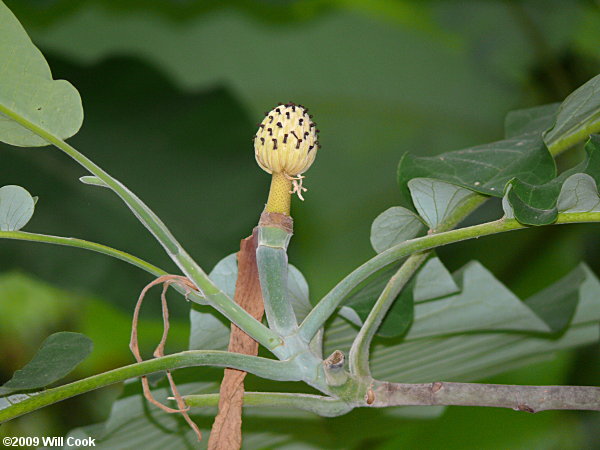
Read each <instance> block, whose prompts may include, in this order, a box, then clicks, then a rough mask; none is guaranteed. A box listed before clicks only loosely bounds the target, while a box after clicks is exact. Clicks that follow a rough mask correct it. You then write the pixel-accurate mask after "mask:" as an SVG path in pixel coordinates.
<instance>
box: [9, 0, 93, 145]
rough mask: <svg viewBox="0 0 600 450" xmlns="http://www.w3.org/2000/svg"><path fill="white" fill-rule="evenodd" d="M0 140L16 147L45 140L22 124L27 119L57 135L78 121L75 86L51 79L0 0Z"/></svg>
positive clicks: (80, 110) (67, 131) (74, 130)
mask: <svg viewBox="0 0 600 450" xmlns="http://www.w3.org/2000/svg"><path fill="white" fill-rule="evenodd" d="M0 23H1V24H2V26H1V27H0V141H2V142H6V143H7V144H11V145H16V146H20V147H38V146H44V145H48V144H49V143H48V142H47V141H45V140H44V139H42V138H41V137H39V136H38V135H36V134H34V133H33V132H31V131H29V130H27V129H25V128H24V127H22V126H21V125H20V124H19V123H18V122H17V121H18V120H20V119H23V120H26V121H29V122H31V123H33V124H34V125H36V126H38V127H40V128H41V129H43V130H45V131H46V132H48V133H50V134H51V135H53V136H56V137H58V138H60V139H66V138H68V137H71V136H73V135H74V134H75V133H77V131H78V130H79V128H80V127H81V123H82V122H83V108H82V106H81V98H80V97H79V93H78V92H77V90H76V89H75V88H74V87H73V86H72V85H71V84H70V83H69V82H67V81H64V80H53V79H52V74H51V73H50V68H49V67H48V63H47V62H46V60H45V59H44V56H43V55H42V53H41V52H40V51H39V50H38V49H37V47H35V45H33V43H32V42H31V40H30V39H29V36H27V33H26V32H25V30H24V29H23V27H22V26H21V24H20V23H19V21H18V20H17V18H16V17H15V16H14V15H13V14H12V12H11V11H10V10H9V9H8V8H7V7H6V5H4V3H2V2H1V1H0Z"/></svg>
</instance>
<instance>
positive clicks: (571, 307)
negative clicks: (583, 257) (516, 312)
mask: <svg viewBox="0 0 600 450" xmlns="http://www.w3.org/2000/svg"><path fill="white" fill-rule="evenodd" d="M585 279H586V272H585V268H584V266H583V265H581V266H579V267H577V268H575V269H574V270H573V271H572V272H571V273H569V274H568V275H566V276H564V277H563V278H561V279H560V280H558V281H557V282H555V283H553V284H552V285H550V286H548V287H547V288H546V289H542V290H541V291H539V292H538V293H536V294H535V295H532V296H531V297H529V298H528V299H526V300H525V304H526V305H527V306H528V307H529V308H531V309H532V310H533V311H534V312H535V313H536V314H537V315H538V316H539V317H540V318H542V320H543V321H544V322H546V324H547V325H548V326H549V327H550V329H551V330H552V332H553V333H559V332H562V331H563V330H565V329H566V328H567V326H568V325H569V323H570V322H571V319H572V318H573V315H574V314H575V309H576V308H577V303H578V300H579V288H580V286H581V284H582V283H583V282H584V280H585Z"/></svg>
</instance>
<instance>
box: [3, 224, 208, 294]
mask: <svg viewBox="0 0 600 450" xmlns="http://www.w3.org/2000/svg"><path fill="white" fill-rule="evenodd" d="M0 239H14V240H19V241H28V242H42V243H45V244H55V245H64V246H66V247H74V248H81V249H85V250H91V251H94V252H97V253H102V254H103V255H108V256H112V257H113V258H117V259H120V260H121V261H125V262H127V263H129V264H131V265H133V266H136V267H138V268H140V269H142V270H145V271H146V272H148V273H151V274H152V275H154V276H155V277H160V276H162V275H168V272H166V271H164V270H163V269H161V268H160V267H156V266H155V265H153V264H150V263H149V262H146V261H144V260H143V259H140V258H138V257H137V256H133V255H131V254H130V253H127V252H123V251H121V250H117V249H114V248H112V247H108V246H106V245H102V244H97V243H95V242H90V241H85V240H83V239H77V238H69V237H62V236H50V235H46V234H38V233H27V232H24V231H0ZM173 287H174V288H175V289H176V290H177V292H179V293H180V294H182V295H185V296H186V298H187V299H188V300H191V301H193V302H195V303H198V304H200V305H206V299H205V298H204V297H202V296H201V295H200V294H199V293H197V292H190V291H189V289H188V288H187V287H186V286H183V285H182V284H181V283H175V284H173Z"/></svg>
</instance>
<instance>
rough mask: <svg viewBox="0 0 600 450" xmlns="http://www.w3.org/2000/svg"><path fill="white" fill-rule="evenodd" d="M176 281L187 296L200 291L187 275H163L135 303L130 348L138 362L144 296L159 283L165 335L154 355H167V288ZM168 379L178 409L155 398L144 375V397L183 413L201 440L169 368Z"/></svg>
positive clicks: (198, 430)
mask: <svg viewBox="0 0 600 450" xmlns="http://www.w3.org/2000/svg"><path fill="white" fill-rule="evenodd" d="M174 283H178V284H181V285H183V286H184V287H185V288H186V291H187V292H186V296H187V294H189V293H190V292H192V291H198V288H197V287H196V286H195V285H194V284H193V283H192V282H191V281H190V280H189V278H186V277H183V276H180V275H163V276H161V277H158V278H157V279H156V280H153V281H151V282H150V283H148V284H147V285H146V286H145V287H144V289H142V292H141V293H140V296H139V298H138V301H137V304H136V305H135V309H134V311H133V320H132V324H131V339H130V341H129V348H130V349H131V353H133V356H134V357H135V359H136V361H137V362H142V361H143V359H142V355H141V354H140V349H139V343H138V322H139V315H140V309H141V307H142V303H143V301H144V297H145V296H146V293H147V292H148V290H149V289H150V288H151V287H152V286H155V285H157V284H162V285H163V289H162V293H161V295H160V299H161V304H162V316H163V335H162V337H161V339H160V342H159V344H158V346H157V347H156V349H155V350H154V357H156V358H159V357H161V356H165V353H164V350H165V344H166V342H167V336H168V335H169V308H168V306H167V297H166V293H167V289H169V286H170V285H171V284H174ZM167 379H168V380H169V386H170V387H171V392H172V393H173V398H174V399H175V401H176V403H177V408H178V409H174V408H170V407H168V406H166V405H163V404H162V403H160V402H159V401H158V400H156V399H155V398H154V396H153V395H152V392H151V391H150V385H149V383H148V378H147V377H146V376H143V377H142V388H143V391H144V397H145V398H146V400H148V401H149V402H150V403H152V404H153V405H155V406H157V407H158V408H160V409H161V410H163V411H164V412H167V413H169V414H176V413H178V414H181V415H182V416H183V417H184V419H185V421H186V422H187V423H188V424H189V425H190V427H191V428H192V430H194V433H195V434H196V436H197V437H198V440H201V439H202V433H201V432H200V429H199V428H198V425H196V424H195V423H194V421H193V420H192V419H191V418H190V416H189V415H188V413H187V412H188V411H189V409H190V407H189V406H187V405H186V404H185V401H184V400H183V397H182V396H181V394H180V393H179V390H178V389H177V386H176V385H175V380H173V376H172V375H171V372H170V371H169V370H167Z"/></svg>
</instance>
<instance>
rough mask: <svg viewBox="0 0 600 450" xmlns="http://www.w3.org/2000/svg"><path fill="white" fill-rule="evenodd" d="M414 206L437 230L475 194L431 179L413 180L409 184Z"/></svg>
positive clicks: (432, 227) (428, 223) (431, 226)
mask: <svg viewBox="0 0 600 450" xmlns="http://www.w3.org/2000/svg"><path fill="white" fill-rule="evenodd" d="M408 188H409V190H410V194H411V196H412V200H413V204H414V205H415V208H416V209H417V211H418V212H419V215H420V216H421V217H422V218H423V220H424V221H425V222H426V223H427V225H429V228H430V229H432V230H435V229H436V228H437V227H438V225H440V224H442V223H444V221H445V220H446V219H448V218H449V217H450V216H451V215H452V214H453V213H454V211H455V210H456V209H457V208H459V207H460V206H461V205H462V204H463V203H464V202H465V201H466V200H468V199H469V198H470V197H471V195H472V194H473V193H472V191H470V190H468V189H465V188H462V187H460V186H457V185H455V184H450V183H445V182H443V181H440V180H432V179H430V178H413V179H411V180H409V182H408Z"/></svg>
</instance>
